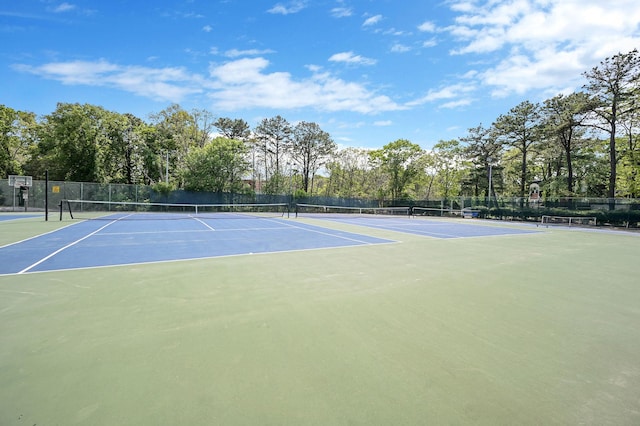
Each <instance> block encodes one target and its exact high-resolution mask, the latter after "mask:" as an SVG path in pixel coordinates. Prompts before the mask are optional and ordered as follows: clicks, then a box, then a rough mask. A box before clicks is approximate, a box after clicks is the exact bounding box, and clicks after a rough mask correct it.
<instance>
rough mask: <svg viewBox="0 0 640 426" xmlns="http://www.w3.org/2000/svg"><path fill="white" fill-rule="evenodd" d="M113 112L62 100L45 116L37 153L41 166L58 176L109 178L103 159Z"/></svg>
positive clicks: (90, 179)
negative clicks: (62, 101)
mask: <svg viewBox="0 0 640 426" xmlns="http://www.w3.org/2000/svg"><path fill="white" fill-rule="evenodd" d="M113 117H114V115H113V114H110V113H109V112H108V111H106V110H105V109H103V108H101V107H97V106H94V105H89V104H84V105H80V104H66V103H60V104H58V105H57V107H56V110H55V111H54V112H53V113H51V114H49V115H47V116H45V118H44V121H43V123H42V125H41V127H40V130H41V132H40V133H41V135H40V138H39V143H38V146H37V148H36V152H35V153H34V154H35V156H36V157H41V158H40V161H39V163H38V164H39V167H44V168H47V169H49V171H50V177H51V178H52V179H55V180H73V181H80V182H101V183H102V182H108V181H109V178H110V176H109V172H107V171H106V170H105V168H104V167H103V166H104V161H105V160H106V159H107V158H108V157H109V153H108V152H107V151H108V146H109V139H108V132H107V130H106V129H107V126H108V125H109V123H110V121H111V120H112V119H113Z"/></svg>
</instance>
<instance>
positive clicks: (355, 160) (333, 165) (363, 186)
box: [326, 147, 372, 198]
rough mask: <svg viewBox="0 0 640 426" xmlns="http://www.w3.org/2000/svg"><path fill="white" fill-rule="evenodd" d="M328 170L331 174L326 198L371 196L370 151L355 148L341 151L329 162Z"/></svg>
mask: <svg viewBox="0 0 640 426" xmlns="http://www.w3.org/2000/svg"><path fill="white" fill-rule="evenodd" d="M326 168H327V170H328V172H329V179H328V182H327V191H326V196H337V197H347V198H352V197H368V196H371V194H372V192H371V191H370V185H371V181H372V179H371V176H370V171H371V166H370V163H369V151H368V150H366V149H363V148H353V147H348V148H344V149H341V150H339V151H337V152H335V153H334V154H333V155H332V156H331V158H330V160H329V161H327V164H326Z"/></svg>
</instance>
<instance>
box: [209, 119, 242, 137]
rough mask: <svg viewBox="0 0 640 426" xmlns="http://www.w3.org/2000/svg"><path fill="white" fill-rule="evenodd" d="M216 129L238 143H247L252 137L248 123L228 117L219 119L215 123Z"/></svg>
mask: <svg viewBox="0 0 640 426" xmlns="http://www.w3.org/2000/svg"><path fill="white" fill-rule="evenodd" d="M213 125H214V126H215V128H216V129H218V131H219V132H220V133H221V134H222V136H224V137H225V138H228V139H235V140H238V141H246V140H247V139H249V136H251V128H250V127H249V124H247V122H246V121H244V120H242V119H231V118H227V117H221V118H218V119H217V120H216V121H215V123H213Z"/></svg>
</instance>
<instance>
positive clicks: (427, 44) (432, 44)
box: [422, 38, 438, 47]
mask: <svg viewBox="0 0 640 426" xmlns="http://www.w3.org/2000/svg"><path fill="white" fill-rule="evenodd" d="M437 45H438V41H437V40H436V39H434V38H432V39H430V40H425V41H423V42H422V47H435V46H437Z"/></svg>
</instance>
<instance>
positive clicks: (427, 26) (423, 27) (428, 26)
mask: <svg viewBox="0 0 640 426" xmlns="http://www.w3.org/2000/svg"><path fill="white" fill-rule="evenodd" d="M418 30H420V31H422V32H426V33H433V32H435V31H436V25H435V24H434V23H433V22H430V21H426V22H423V23H422V24H420V25H418Z"/></svg>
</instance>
